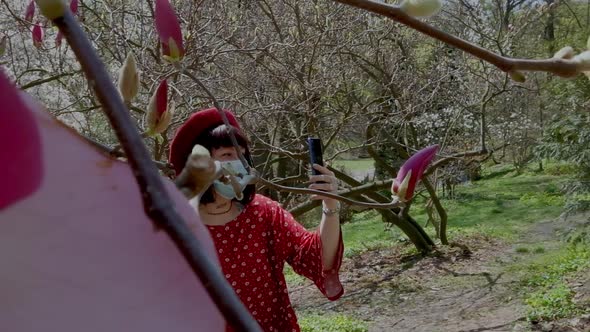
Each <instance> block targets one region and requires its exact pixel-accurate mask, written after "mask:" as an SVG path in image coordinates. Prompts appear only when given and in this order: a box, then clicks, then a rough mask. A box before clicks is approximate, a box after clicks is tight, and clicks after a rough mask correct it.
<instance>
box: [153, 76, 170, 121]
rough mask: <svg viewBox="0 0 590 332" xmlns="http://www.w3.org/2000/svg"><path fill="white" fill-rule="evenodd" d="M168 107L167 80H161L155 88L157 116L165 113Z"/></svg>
mask: <svg viewBox="0 0 590 332" xmlns="http://www.w3.org/2000/svg"><path fill="white" fill-rule="evenodd" d="M167 109H168V81H166V80H163V81H162V82H160V85H159V86H158V90H156V110H157V111H158V118H160V117H162V114H164V113H166V110H167Z"/></svg>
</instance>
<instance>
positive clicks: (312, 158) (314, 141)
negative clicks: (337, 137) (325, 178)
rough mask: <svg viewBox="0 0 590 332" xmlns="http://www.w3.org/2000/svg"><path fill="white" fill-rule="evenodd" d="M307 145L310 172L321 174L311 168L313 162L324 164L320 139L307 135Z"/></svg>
mask: <svg viewBox="0 0 590 332" xmlns="http://www.w3.org/2000/svg"><path fill="white" fill-rule="evenodd" d="M307 147H308V148H309V162H310V163H311V165H312V167H311V174H313V175H318V174H321V173H320V172H319V171H317V170H316V169H314V168H313V164H318V165H322V166H324V160H323V157H322V141H321V140H320V139H319V138H315V137H308V138H307Z"/></svg>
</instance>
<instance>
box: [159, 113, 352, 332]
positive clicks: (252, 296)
mask: <svg viewBox="0 0 590 332" xmlns="http://www.w3.org/2000/svg"><path fill="white" fill-rule="evenodd" d="M224 112H225V114H226V115H227V117H228V119H229V122H230V124H231V127H229V128H228V127H226V126H225V125H224V124H223V120H222V119H221V116H220V115H219V113H218V112H217V111H216V110H215V109H207V110H203V111H200V112H197V113H195V114H193V115H192V116H191V117H190V118H189V119H188V120H187V121H186V122H185V123H184V124H183V125H182V126H181V127H180V128H179V129H178V131H177V132H176V135H175V136H174V139H173V140H172V144H171V146H170V162H171V163H172V164H173V166H174V168H175V171H176V174H179V173H180V172H181V171H182V168H183V167H184V165H185V163H186V160H187V158H188V155H189V153H190V151H191V150H192V148H193V146H195V145H196V144H200V145H202V146H204V147H205V148H207V149H208V150H209V152H210V153H211V156H212V157H213V159H215V160H218V161H220V162H222V163H232V162H233V165H235V161H236V160H239V156H238V154H237V152H236V150H235V148H234V147H233V146H232V144H231V140H230V134H229V131H232V132H233V133H234V134H235V136H236V138H237V141H238V144H239V145H240V147H241V150H242V153H243V154H244V156H245V157H246V159H247V160H248V163H250V164H251V156H250V150H249V147H248V141H247V139H246V137H245V136H244V134H243V133H242V131H241V129H240V126H239V124H238V122H237V121H236V119H235V117H234V115H233V114H232V113H231V112H229V111H224ZM313 167H314V168H315V169H316V170H318V171H319V172H320V173H321V174H320V175H312V176H310V182H312V184H311V185H310V186H309V188H311V189H318V190H323V191H331V192H334V191H336V189H337V182H336V178H335V177H334V174H333V173H332V172H331V171H329V170H328V169H327V168H325V167H322V166H320V165H314V166H313ZM320 181H321V183H318V182H320ZM312 198H313V199H322V200H323V202H322V204H323V208H322V211H323V213H322V220H321V223H320V226H319V229H318V231H316V232H309V231H307V230H305V229H304V228H303V226H301V225H300V224H298V223H297V222H296V221H295V220H294V219H293V217H292V216H291V214H290V213H289V212H287V211H286V210H284V209H283V208H281V206H280V205H279V204H278V203H277V202H275V201H273V200H271V199H269V198H267V197H264V196H262V195H258V194H256V193H255V188H254V185H248V186H247V187H246V188H245V189H244V192H243V198H242V199H241V200H238V199H237V198H235V197H232V196H231V195H228V194H227V192H223V191H222V190H221V187H218V186H216V185H212V186H211V187H210V188H209V189H208V190H207V192H206V193H205V194H203V195H202V197H201V200H200V201H196V200H195V199H193V200H191V205H193V206H194V208H195V209H197V210H198V211H199V215H200V217H201V220H202V221H203V223H204V224H205V225H206V226H207V228H208V229H209V232H210V233H211V237H212V238H213V241H214V242H215V247H216V249H217V251H218V255H219V259H220V262H221V268H222V270H223V273H224V274H225V277H226V279H227V281H228V282H229V283H230V284H231V285H232V287H233V288H234V290H235V291H236V294H237V295H238V297H239V298H240V299H241V300H242V302H243V303H244V305H245V306H246V307H247V308H248V309H249V310H250V313H251V314H252V315H253V316H254V318H255V319H256V320H257V321H258V323H259V324H260V326H261V327H262V329H263V330H264V331H277V332H286V331H293V332H297V331H299V330H300V329H299V325H298V324H297V317H296V316H295V312H294V310H293V308H292V306H291V302H290V300H289V295H288V292H287V284H286V282H285V276H284V274H283V267H284V264H285V262H287V263H289V264H290V265H291V266H292V267H293V269H294V270H295V272H297V273H298V274H301V275H303V276H305V277H307V278H309V279H311V280H313V281H314V283H315V284H316V286H317V287H318V288H319V290H320V291H321V292H322V293H323V294H324V295H325V296H326V297H327V298H328V299H330V300H336V299H338V298H339V297H340V296H341V295H342V293H343V291H344V290H343V288H342V285H341V283H340V280H339V278H338V270H339V269H340V264H341V261H342V252H343V244H342V236H341V233H340V218H339V215H338V212H339V204H338V201H336V200H334V199H330V198H326V197H321V196H314V197H312Z"/></svg>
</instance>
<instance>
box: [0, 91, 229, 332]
mask: <svg viewBox="0 0 590 332" xmlns="http://www.w3.org/2000/svg"><path fill="white" fill-rule="evenodd" d="M0 91H5V89H4V87H2V89H0ZM6 110H7V111H8V112H0V118H1V120H3V121H0V126H2V125H3V124H5V123H6V121H5V120H9V121H8V122H9V125H10V127H12V128H15V127H16V126H15V125H14V124H13V122H14V121H15V120H14V119H13V118H14V117H17V118H18V117H22V116H23V115H22V114H27V115H28V116H29V117H30V115H31V114H30V113H27V112H17V111H18V110H17V109H16V108H15V109H14V111H13V110H12V109H10V108H7V109H6ZM5 113H8V114H10V115H5ZM20 113H22V114H20ZM5 116H7V117H8V118H7V119H5V118H4V117H5ZM27 120H28V119H27ZM27 123H32V124H35V123H36V124H37V126H38V127H39V129H40V134H41V139H42V141H43V143H44V144H43V147H42V149H43V155H44V156H45V159H44V160H43V165H44V168H45V172H46V176H45V180H44V182H43V184H42V186H41V188H40V189H39V191H38V192H37V193H36V194H35V195H32V196H29V197H28V198H26V199H25V200H23V201H21V202H20V203H19V204H15V205H12V206H10V207H9V208H8V209H5V210H2V211H0V262H2V268H1V269H0V294H2V296H0V308H2V310H1V311H0V317H1V318H0V322H1V323H0V326H1V330H2V331H7V332H8V331H15V332H16V331H63V332H69V331H84V332H105V331H129V332H134V331H141V332H161V331H174V332H193V331H211V332H222V331H224V330H225V326H224V325H225V322H224V320H223V318H222V317H221V315H220V313H219V311H218V310H217V308H216V307H215V305H214V304H213V303H212V301H211V299H210V298H209V296H208V295H207V293H206V291H205V289H204V287H203V285H202V284H201V282H200V281H199V280H198V278H197V277H196V276H195V275H194V273H193V271H192V270H191V268H190V267H189V265H188V264H187V263H186V261H185V260H184V258H183V256H182V254H181V253H180V252H179V251H178V250H177V249H176V247H175V246H174V244H173V243H172V241H171V240H170V238H169V237H168V236H167V234H166V233H165V232H164V231H159V230H155V229H154V227H153V224H152V222H151V220H150V219H149V218H148V217H147V216H146V215H145V212H144V210H143V205H142V200H141V194H140V192H139V189H138V186H137V183H136V181H135V178H134V177H133V172H132V170H131V168H130V167H129V165H128V164H127V163H124V162H121V161H117V160H112V159H110V158H109V157H108V156H106V155H104V154H103V153H102V152H100V151H97V150H96V149H94V148H93V147H92V146H90V145H89V144H88V143H87V142H86V141H85V140H83V139H82V138H81V137H79V136H78V135H77V134H76V133H75V132H74V131H72V130H71V129H70V128H67V127H66V126H64V125H62V124H61V123H60V122H58V121H57V120H56V119H54V118H53V117H51V116H50V115H49V114H48V113H45V112H42V111H40V110H39V109H37V110H36V112H35V113H34V121H33V122H27ZM9 125H5V126H6V127H8V126H9ZM3 129H5V130H6V129H9V130H10V129H11V128H3ZM21 131H23V126H22V124H21V127H20V128H18V131H17V130H15V129H13V134H15V135H18V134H19V133H20V132H21ZM29 136H31V135H27V136H26V137H29ZM15 137H16V136H14V135H13V136H12V137H10V139H11V140H10V142H17V143H18V141H15V140H14V139H15ZM3 138H4V139H5V140H4V142H9V141H7V140H6V139H7V137H3ZM16 145H18V144H12V143H11V144H5V147H4V148H6V147H8V148H10V146H16ZM21 145H22V144H21ZM13 150H17V149H16V148H13ZM0 151H1V150H0ZM10 157H11V159H10V161H11V162H12V161H13V160H14V153H13V155H12V156H10ZM1 165H2V166H6V165H9V164H7V163H2V164H1ZM21 167H23V169H19V173H18V174H16V175H19V174H24V173H23V172H22V171H24V170H26V167H28V165H27V164H25V165H21ZM2 173H4V172H2ZM163 181H164V182H165V185H166V189H167V190H168V192H169V193H170V195H171V196H172V198H173V202H174V207H173V208H174V209H175V210H176V211H178V213H179V214H180V215H181V216H182V217H183V219H184V220H185V221H186V222H187V223H189V225H191V226H192V227H191V228H192V230H193V232H194V234H195V236H196V237H197V240H198V241H199V242H200V243H201V244H202V245H203V249H204V253H205V255H206V256H207V257H209V258H210V259H211V260H213V261H214V262H217V261H216V254H215V248H214V246H213V243H212V241H211V238H210V236H209V233H208V231H207V229H206V228H205V226H204V225H203V224H202V223H201V221H200V219H199V217H198V215H197V214H196V213H195V210H194V209H193V208H191V207H190V205H189V204H188V201H187V200H186V198H185V197H184V196H183V195H182V194H181V193H180V192H179V191H178V190H177V189H176V187H175V186H174V184H172V183H171V182H170V181H168V180H165V179H164V180H163ZM2 184H3V185H2V186H0V187H6V186H5V185H4V182H2Z"/></svg>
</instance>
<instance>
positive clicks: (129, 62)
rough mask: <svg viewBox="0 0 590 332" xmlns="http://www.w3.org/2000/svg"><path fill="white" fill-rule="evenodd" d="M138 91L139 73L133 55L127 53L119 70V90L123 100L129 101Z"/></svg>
mask: <svg viewBox="0 0 590 332" xmlns="http://www.w3.org/2000/svg"><path fill="white" fill-rule="evenodd" d="M138 91H139V73H138V72H137V65H136V63H135V57H134V56H133V54H132V53H129V54H128V55H127V58H126V59H125V63H123V67H121V70H120V71H119V92H120V93H121V97H123V100H124V101H125V102H130V101H131V100H132V99H133V98H135V96H137V92H138Z"/></svg>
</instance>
